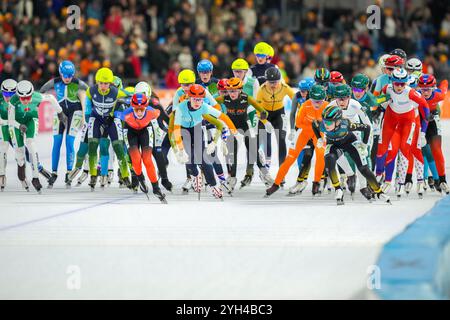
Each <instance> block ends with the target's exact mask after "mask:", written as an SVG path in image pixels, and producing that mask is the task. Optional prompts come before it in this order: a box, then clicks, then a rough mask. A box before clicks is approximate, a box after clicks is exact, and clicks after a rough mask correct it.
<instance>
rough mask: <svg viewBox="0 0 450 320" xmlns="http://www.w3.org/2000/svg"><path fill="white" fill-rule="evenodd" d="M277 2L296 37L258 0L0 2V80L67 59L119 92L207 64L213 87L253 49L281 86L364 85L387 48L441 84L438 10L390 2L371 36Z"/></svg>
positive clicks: (447, 9)
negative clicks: (103, 72)
mask: <svg viewBox="0 0 450 320" xmlns="http://www.w3.org/2000/svg"><path fill="white" fill-rule="evenodd" d="M287 2H288V3H291V4H292V6H293V7H292V10H293V11H295V12H296V13H298V21H297V22H298V23H299V24H298V27H297V28H290V26H285V23H284V22H285V16H284V12H283V11H282V8H281V4H280V3H281V2H280V3H277V2H273V1H267V0H259V1H258V0H241V1H237V0H228V1H223V0H215V1H214V0H211V1H209V0H190V1H188V0H180V1H176V0H151V1H147V0H117V1H107V0H93V1H74V0H70V1H64V0H34V1H33V0H0V3H1V10H0V12H1V13H0V80H3V79H5V78H9V77H13V78H15V79H17V80H20V79H24V78H26V79H30V80H31V81H33V82H34V83H35V84H36V85H38V86H39V85H41V84H42V83H44V82H45V81H47V80H48V79H49V78H51V77H54V76H57V73H58V63H59V62H60V61H61V60H64V59H69V60H72V61H73V62H74V63H75V64H76V65H77V67H78V75H79V76H80V77H81V78H83V79H85V80H87V81H92V76H93V74H94V73H95V71H96V70H97V69H98V68H99V67H101V66H107V67H110V68H112V69H113V71H114V73H116V74H117V75H119V76H121V77H122V78H123V79H124V82H125V83H127V82H136V80H138V79H139V80H143V79H145V80H149V81H151V82H152V83H153V85H155V86H159V87H165V88H176V87H178V83H177V77H176V75H177V74H178V72H179V71H180V70H181V69H183V68H191V69H195V66H196V63H197V62H198V61H199V60H200V59H210V60H211V61H212V63H213V64H214V68H215V69H214V75H215V76H216V77H218V78H221V77H226V76H229V75H230V73H231V70H230V65H231V62H232V61H233V60H234V59H236V58H238V57H242V58H246V59H247V60H248V61H249V63H250V64H252V63H254V56H253V54H252V52H253V47H254V45H255V43H257V42H259V41H262V40H264V41H266V42H268V43H270V44H271V45H272V46H273V47H274V48H275V56H274V58H273V60H272V62H273V63H276V64H277V65H278V66H279V67H280V69H282V70H283V74H284V76H285V78H286V81H287V82H289V83H290V84H291V85H295V84H296V83H297V81H298V80H300V79H301V78H303V77H306V76H312V74H313V72H314V69H315V68H317V67H319V66H320V67H321V66H325V67H328V68H329V69H330V70H339V71H341V72H342V73H343V74H344V76H345V77H346V78H350V77H351V76H352V75H353V74H354V73H356V72H360V71H362V72H364V73H366V74H367V75H368V76H369V77H371V78H374V77H375V76H376V75H377V74H378V70H377V60H378V58H379V57H380V56H381V55H382V54H383V53H384V52H389V51H390V50H392V49H394V48H397V47H400V48H403V49H404V50H405V51H406V52H407V53H408V55H409V56H415V57H418V58H420V59H421V60H423V61H424V68H425V72H428V73H433V74H435V76H436V77H437V78H438V79H443V78H450V67H449V61H448V56H449V43H450V6H449V5H448V3H447V2H446V1H430V0H428V1H425V0H424V1H423V2H424V4H423V5H421V6H416V7H415V6H414V5H412V3H413V2H411V1H406V0H397V1H396V5H395V6H394V7H384V8H382V15H381V17H382V19H381V29H379V30H376V29H374V30H369V29H368V28H367V26H366V19H367V17H366V13H365V12H357V11H355V10H349V9H342V8H340V9H339V10H338V9H336V10H331V9H323V8H318V7H307V6H305V5H302V4H303V1H302V0H290V1H287ZM374 2H375V1H374ZM71 5H77V6H78V8H79V9H80V10H79V12H80V16H79V17H78V16H77V15H76V14H77V12H78V11H77V10H74V11H72V10H73V8H71V7H70V6H71ZM68 9H69V10H68ZM290 29H294V30H290Z"/></svg>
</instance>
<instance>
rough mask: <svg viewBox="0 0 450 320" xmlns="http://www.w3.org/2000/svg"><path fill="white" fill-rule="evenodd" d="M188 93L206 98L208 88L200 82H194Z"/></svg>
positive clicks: (191, 95) (192, 96)
mask: <svg viewBox="0 0 450 320" xmlns="http://www.w3.org/2000/svg"><path fill="white" fill-rule="evenodd" d="M187 94H188V96H189V97H191V98H204V97H205V96H206V90H205V88H203V87H202V86H201V85H199V84H193V85H192V86H191V88H190V89H189V91H188V92H187Z"/></svg>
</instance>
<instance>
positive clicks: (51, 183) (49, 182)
mask: <svg viewBox="0 0 450 320" xmlns="http://www.w3.org/2000/svg"><path fill="white" fill-rule="evenodd" d="M57 178H58V174H57V173H56V172H52V175H51V177H50V179H48V186H47V189H51V188H53V184H54V183H55V181H56V179H57Z"/></svg>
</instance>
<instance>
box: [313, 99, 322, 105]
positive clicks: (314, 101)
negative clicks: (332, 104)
mask: <svg viewBox="0 0 450 320" xmlns="http://www.w3.org/2000/svg"><path fill="white" fill-rule="evenodd" d="M311 102H312V103H313V104H321V103H322V102H323V100H315V99H311Z"/></svg>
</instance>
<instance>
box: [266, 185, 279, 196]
mask: <svg viewBox="0 0 450 320" xmlns="http://www.w3.org/2000/svg"><path fill="white" fill-rule="evenodd" d="M278 189H280V186H279V185H276V184H275V183H274V184H272V186H271V187H270V188H268V189H267V190H266V195H265V196H264V198H268V197H270V196H271V195H272V194H274V193H275V192H277V191H278Z"/></svg>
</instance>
